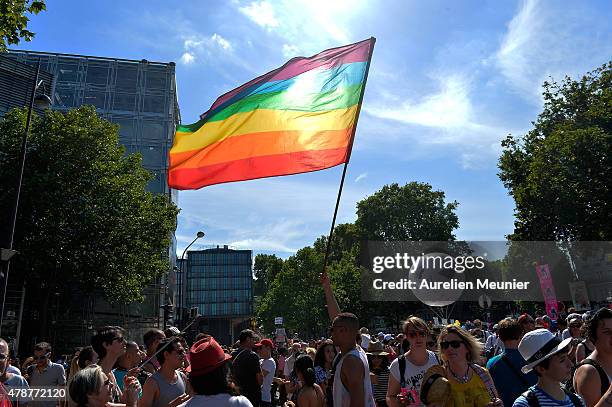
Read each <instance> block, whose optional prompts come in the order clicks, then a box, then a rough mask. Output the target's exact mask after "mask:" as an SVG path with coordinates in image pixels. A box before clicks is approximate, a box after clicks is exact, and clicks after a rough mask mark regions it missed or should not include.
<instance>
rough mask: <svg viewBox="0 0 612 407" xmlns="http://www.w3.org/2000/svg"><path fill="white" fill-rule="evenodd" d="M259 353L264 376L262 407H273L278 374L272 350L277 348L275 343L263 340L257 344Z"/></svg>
mask: <svg viewBox="0 0 612 407" xmlns="http://www.w3.org/2000/svg"><path fill="white" fill-rule="evenodd" d="M255 348H256V349H257V353H258V354H259V357H260V358H261V360H260V361H259V362H260V366H261V374H262V376H263V384H262V386H261V403H259V405H260V406H261V407H272V380H273V379H274V373H275V372H276V362H274V359H272V349H274V348H275V346H274V342H272V341H271V340H270V339H262V340H261V341H259V343H257V344H255Z"/></svg>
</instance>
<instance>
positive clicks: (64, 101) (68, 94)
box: [53, 86, 77, 107]
mask: <svg viewBox="0 0 612 407" xmlns="http://www.w3.org/2000/svg"><path fill="white" fill-rule="evenodd" d="M54 99H55V100H54V101H53V104H54V106H55V107H74V106H76V105H77V101H76V88H75V87H74V86H57V87H56V88H55V95H54Z"/></svg>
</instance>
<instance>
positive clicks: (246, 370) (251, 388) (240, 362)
mask: <svg viewBox="0 0 612 407" xmlns="http://www.w3.org/2000/svg"><path fill="white" fill-rule="evenodd" d="M238 340H239V342H240V347H239V348H238V349H236V350H234V351H233V352H232V377H233V378H234V381H235V382H236V384H237V385H238V386H239V387H240V392H241V394H242V395H243V396H245V397H246V398H247V399H249V401H250V402H251V404H253V407H258V406H259V403H260V401H261V385H262V384H263V375H262V373H261V366H260V364H259V356H257V354H256V353H255V352H253V347H254V346H255V343H257V337H256V336H255V332H253V331H251V330H250V329H245V330H243V331H242V332H240V336H239V337H238Z"/></svg>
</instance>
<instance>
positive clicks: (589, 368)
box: [575, 364, 599, 381]
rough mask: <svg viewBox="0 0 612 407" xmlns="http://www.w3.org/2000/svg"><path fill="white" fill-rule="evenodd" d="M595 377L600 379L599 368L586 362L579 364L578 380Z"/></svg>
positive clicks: (577, 370)
mask: <svg viewBox="0 0 612 407" xmlns="http://www.w3.org/2000/svg"><path fill="white" fill-rule="evenodd" d="M595 377H597V380H599V372H597V369H596V368H595V366H593V365H589V364H584V365H580V366H578V369H576V376H575V378H576V381H582V380H587V381H588V380H592V379H593V378H595Z"/></svg>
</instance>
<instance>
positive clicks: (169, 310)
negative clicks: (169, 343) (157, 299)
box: [160, 304, 174, 329]
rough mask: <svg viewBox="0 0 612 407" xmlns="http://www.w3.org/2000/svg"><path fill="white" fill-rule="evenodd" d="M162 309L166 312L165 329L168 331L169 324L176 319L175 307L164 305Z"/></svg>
mask: <svg viewBox="0 0 612 407" xmlns="http://www.w3.org/2000/svg"><path fill="white" fill-rule="evenodd" d="M160 308H161V309H163V310H164V329H166V326H167V324H168V322H169V321H170V320H171V319H172V318H173V317H174V305H172V304H164V305H162V306H161V307H160Z"/></svg>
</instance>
